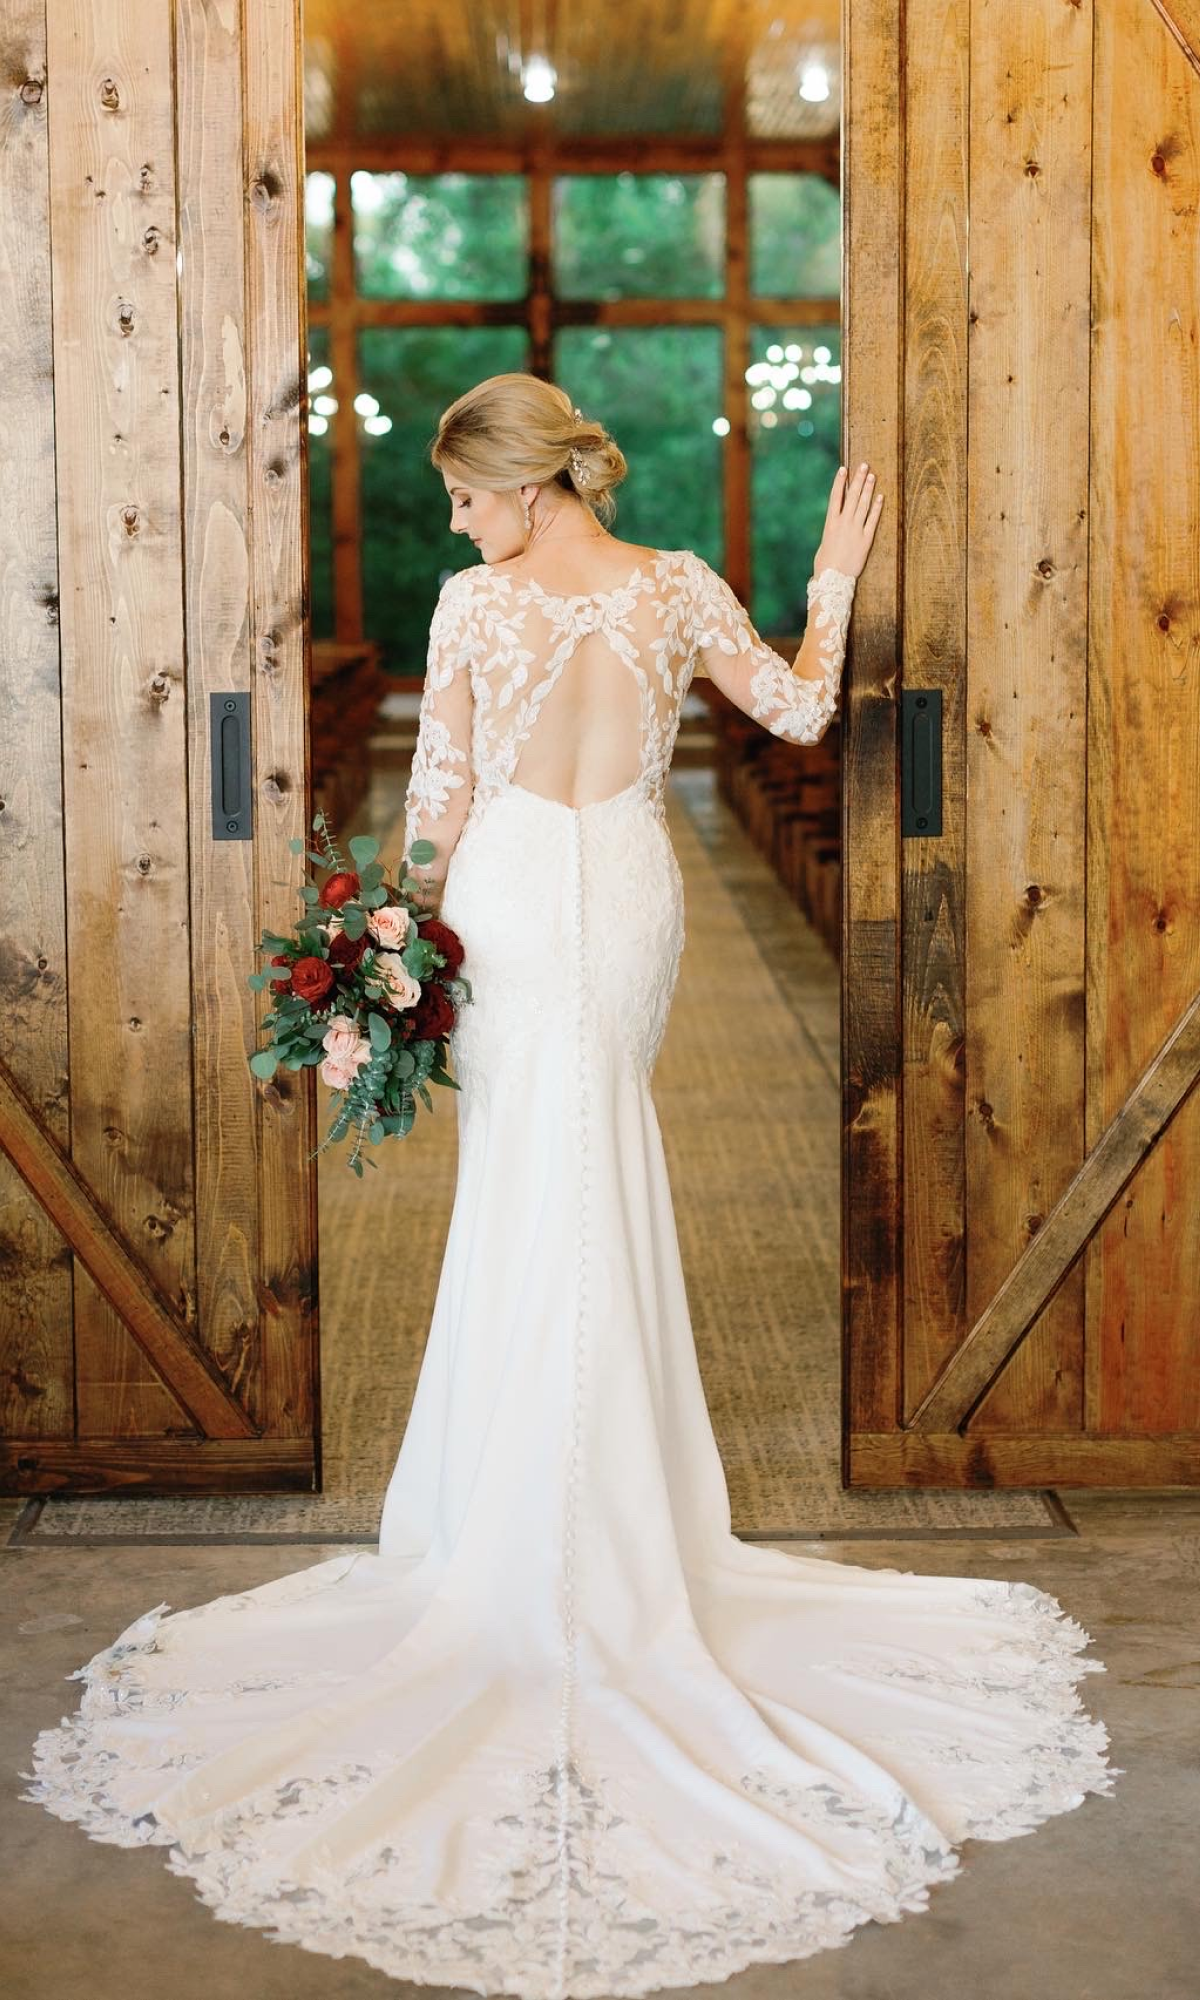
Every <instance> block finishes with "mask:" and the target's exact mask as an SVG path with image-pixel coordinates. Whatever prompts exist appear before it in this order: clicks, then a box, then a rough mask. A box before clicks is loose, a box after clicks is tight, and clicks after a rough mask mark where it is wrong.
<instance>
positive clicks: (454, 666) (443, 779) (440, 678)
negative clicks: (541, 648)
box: [404, 570, 474, 909]
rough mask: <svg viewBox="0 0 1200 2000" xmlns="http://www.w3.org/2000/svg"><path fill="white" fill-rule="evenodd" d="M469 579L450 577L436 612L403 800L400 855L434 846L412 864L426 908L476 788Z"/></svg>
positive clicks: (435, 896) (465, 574)
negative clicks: (426, 843) (420, 845)
mask: <svg viewBox="0 0 1200 2000" xmlns="http://www.w3.org/2000/svg"><path fill="white" fill-rule="evenodd" d="M469 576H470V572H469V571H466V570H458V571H456V572H455V574H454V575H453V576H451V577H448V578H447V580H446V582H445V584H444V585H443V587H442V593H441V596H440V597H439V598H438V601H437V606H436V608H435V610H434V614H433V620H432V622H431V624H430V628H429V652H428V658H427V661H426V668H425V686H424V690H423V692H422V695H421V707H420V711H419V715H418V721H417V747H416V751H415V753H414V755H413V762H412V773H411V775H410V777H409V781H408V789H407V792H406V794H405V799H404V852H405V856H406V857H407V856H408V855H409V854H410V853H411V850H412V847H413V844H414V842H415V841H418V840H431V841H432V842H433V843H434V846H435V847H436V849H437V852H436V854H435V855H434V857H433V860H432V861H430V862H425V863H410V864H409V873H410V874H412V875H413V876H414V877H415V878H416V880H417V881H418V882H419V883H420V884H421V885H422V887H421V897H422V900H423V901H424V902H425V903H426V904H427V905H428V906H429V908H430V909H436V908H437V907H438V904H439V903H440V901H441V892H442V888H443V885H444V883H445V880H446V870H447V868H448V866H449V863H450V856H451V855H452V853H453V852H454V848H455V846H456V844H457V842H458V836H459V834H460V833H461V832H462V829H463V824H464V822H465V820H466V817H467V813H468V811H469V809H470V805H471V795H472V792H473V790H474V774H473V767H472V761H471V747H472V746H471V730H472V720H473V711H474V700H473V696H472V693H471V672H470V666H471V651H472V643H471V619H470V602H471V590H470V582H469Z"/></svg>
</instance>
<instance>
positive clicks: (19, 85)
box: [0, 0, 75, 1437]
mask: <svg viewBox="0 0 1200 2000" xmlns="http://www.w3.org/2000/svg"><path fill="white" fill-rule="evenodd" d="M45 12H46V10H45V0H10V5H9V7H8V9H7V11H6V14H5V19H4V26H3V28H2V29H0V51H2V53H3V62H4V74H5V77H6V79H7V101H6V108H5V115H4V118H3V120H2V121H0V441H2V449H0V522H2V523H3V533H4V560H3V562H2V563H0V939H3V949H2V950H0V1057H2V1058H3V1060H4V1062H5V1063H6V1064H7V1065H8V1067H9V1069H10V1070H11V1071H12V1072H13V1074H14V1075H15V1076H16V1077H17V1078H18V1079H19V1081H20V1084H21V1087H22V1089H23V1090H24V1091H25V1093H26V1095H27V1096H28V1097H29V1099H30V1101H31V1102H32V1103H33V1104H34V1105H35V1106H36V1108H37V1115H38V1118H39V1119H40V1120H41V1121H42V1122H43V1123H44V1124H45V1126H46V1128H47V1130H48V1131H50V1132H52V1133H53V1135H54V1137H55V1139H56V1140H57V1141H58V1143H59V1145H60V1146H67V1145H69V1143H70V1119H69V1106H68V1097H67V985H66V932H65V919H64V908H63V901H64V883H63V853H62V752H61V745H60V736H59V727H60V726H59V660H58V551H57V546H56V537H55V494H54V397H53V394H52V393H51V380H52V363H51V350H52V326H51V298H50V291H51V288H50V264H49V259H48V258H47V256H46V244H47V242H48V240H49V233H50V216H49V187H48V179H49V166H48V141H47V130H46V118H47V101H46V100H47V90H46V28H45ZM74 1369H75V1358H74V1353H73V1348H72V1341H71V1264H70V1259H69V1257H66V1256H65V1255H64V1254H63V1245H62V1238H61V1237H60V1236H59V1233H58V1231H57V1230H56V1229H55V1227H54V1225H53V1223H52V1222H51V1221H50V1219H49V1217H48V1216H47V1215H46V1214H45V1213H44V1212H43V1210H42V1208H41V1207H40V1205H39V1203H38V1201H37V1200H36V1198H35V1197H34V1195H33V1194H32V1193H31V1192H30V1190H29V1188H27V1187H26V1185H25V1183H24V1181H23V1180H22V1179H21V1176H20V1174H19V1173H18V1172H17V1170H16V1168H15V1167H14V1166H13V1165H12V1164H11V1162H10V1161H8V1160H7V1159H3V1158H0V1430H3V1431H5V1432H8V1433H10V1434H11V1433H20V1434H21V1435H22V1436H32V1435H37V1434H39V1433H40V1434H42V1435H46V1436H52V1435H54V1434H55V1433H65V1434H66V1435H67V1436H68V1437H69V1436H70V1435H71V1432H72V1430H73V1429H74Z"/></svg>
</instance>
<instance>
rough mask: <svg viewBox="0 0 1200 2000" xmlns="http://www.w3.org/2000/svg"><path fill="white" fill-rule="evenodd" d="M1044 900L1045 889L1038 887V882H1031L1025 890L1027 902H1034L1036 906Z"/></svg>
mask: <svg viewBox="0 0 1200 2000" xmlns="http://www.w3.org/2000/svg"><path fill="white" fill-rule="evenodd" d="M1042 900H1043V891H1042V890H1041V889H1039V888H1038V885H1037V883H1036V882H1031V883H1030V884H1029V887H1028V888H1027V889H1026V891H1025V901H1026V902H1027V903H1032V904H1034V906H1035V907H1036V905H1037V904H1038V903H1040V902H1041V901H1042Z"/></svg>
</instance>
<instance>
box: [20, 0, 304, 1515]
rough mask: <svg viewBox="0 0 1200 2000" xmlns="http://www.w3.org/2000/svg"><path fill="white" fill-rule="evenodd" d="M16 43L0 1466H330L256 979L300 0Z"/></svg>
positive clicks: (149, 1481) (298, 599)
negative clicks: (251, 981)
mask: <svg viewBox="0 0 1200 2000" xmlns="http://www.w3.org/2000/svg"><path fill="white" fill-rule="evenodd" d="M0 39H2V42H3V55H4V63H3V74H4V83H3V85H2V86H0V90H2V91H3V96H4V104H3V115H2V117H0V262H2V268H3V284H0V351H2V356H3V365H2V366H0V436H2V438H3V450H2V451H0V501H2V504H0V541H2V543H3V550H4V557H3V562H2V563H0V648H2V653H0V800H2V804H0V938H2V940H3V948H2V956H0V1322H2V1327H3V1333H2V1340H0V1400H2V1410H3V1439H4V1442H3V1446H2V1451H3V1461H2V1463H3V1481H4V1489H5V1490H6V1491H8V1492H10V1493H11V1492H17V1493H34V1492H49V1491H53V1490H56V1489H57V1490H64V1491H97V1490H101V1489H105V1488H117V1487H124V1488H131V1489H137V1490H139V1491H142V1492H147V1491H168V1492H172V1491H175V1492H177V1491H184V1490H188V1489H209V1490H212V1489H221V1490H224V1491H231V1490H237V1489H242V1490H246V1489H251V1490H264V1489H272V1488H282V1487H289V1488H307V1487H311V1486H312V1485H313V1483H314V1481H315V1480H316V1479H317V1477H318V1464H317V1450H318V1408H317V1327H316V1312H315V1303H316V1273H315V1248H316V1241H315V1235H316V1232H315V1170H314V1163H313V1162H312V1161H311V1159H310V1157H309V1155H310V1153H311V1150H312V1147H313V1144H314V1143H315V1141H314V1133H313V1129H312V1128H313V1123H314V1114H313V1107H312V1102H311V1092H308V1093H306V1092H305V1091H304V1090H303V1089H301V1088H300V1087H299V1085H298V1083H297V1079H296V1077H295V1076H294V1075H288V1074H286V1073H283V1072H281V1073H280V1075H279V1076H278V1078H277V1079H276V1080H275V1081H274V1082H273V1083H272V1084H270V1085H268V1086H266V1087H264V1086H263V1085H261V1084H259V1083H257V1082H256V1081H255V1080H254V1079H253V1078H252V1077H251V1075H250V1072H249V1070H248V1068H247V1056H248V1054H249V1053H250V1052H251V1051H252V1050H253V1048H254V1047H255V1044H256V1039H257V1038H256V1028H255V1023H256V1019H257V1018H258V1017H259V1016H260V1015H261V1013H262V1011H263V1010H264V1008H265V1006H266V1005H268V1004H269V1002H268V1001H267V1000H266V999H264V996H262V995H261V994H255V993H252V992H251V991H250V989H249V988H248V987H247V984H246V975H247V973H248V972H250V971H252V970H254V969H255V968H256V966H259V965H261V963H262V960H261V958H256V956H255V951H254V946H255V943H256V940H257V938H258V936H259V934H260V931H261V929H262V928H263V927H264V926H266V927H268V928H270V927H278V926H285V927H286V926H287V925H288V924H290V922H291V920H292V917H293V915H294V913H295V910H296V907H297V905H296V893H295V892H296V885H297V883H298V880H299V877H298V875H297V872H296V870H297V864H296V862H295V858H294V857H293V856H292V855H291V854H290V853H289V849H288V841H289V839H290V837H291V836H293V835H303V834H304V833H305V831H306V828H307V821H308V817H309V814H308V806H307V792H308V744H307V735H306V731H307V702H306V687H307V678H308V676H307V629H306V621H305V616H304V608H305V603H306V589H305V581H304V571H303V562H304V551H305V541H306V533H305V480H304V449H305V428H304V421H303V411H304V402H303V397H304V390H305V343H306V332H305V327H304V323H303V322H304V278H303V243H302V212H303V192H302V191H303V172H302V162H303V152H302V130H301V102H300V81H299V79H300V56H301V50H300V24H299V5H298V0H254V4H253V6H252V7H251V6H250V5H249V0H240V4H239V0H230V4H220V0H174V4H173V0H52V4H49V5H47V4H46V0H8V4H7V6H6V9H5V15H4V26H3V29H2V30H0ZM214 735H219V736H220V737H221V741H222V744H223V749H222V758H221V761H222V764H223V768H224V777H223V784H224V786H225V790H224V791H223V793H222V796H221V800H220V801H219V807H220V809H218V803H217V802H215V801H214V793H213V758H212V744H213V741H214ZM239 754H241V755H242V756H243V757H245V756H246V755H248V763H247V762H244V763H243V764H242V766H241V768H239ZM239 787H240V795H239ZM304 1081H306V1082H307V1081H308V1078H307V1073H305V1074H304Z"/></svg>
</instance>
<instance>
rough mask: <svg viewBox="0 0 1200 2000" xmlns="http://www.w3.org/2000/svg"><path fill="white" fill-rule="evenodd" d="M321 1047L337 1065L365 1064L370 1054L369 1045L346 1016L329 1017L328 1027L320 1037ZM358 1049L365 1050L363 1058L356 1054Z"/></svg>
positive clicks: (335, 1015)
mask: <svg viewBox="0 0 1200 2000" xmlns="http://www.w3.org/2000/svg"><path fill="white" fill-rule="evenodd" d="M321 1047H322V1048H323V1049H327V1050H328V1051H329V1054H330V1056H331V1057H332V1059H333V1061H334V1062H339V1063H349V1062H355V1063H358V1062H365V1061H366V1060H367V1058H368V1057H369V1056H370V1053H371V1045H370V1043H369V1042H368V1041H367V1040H366V1039H365V1037H364V1036H362V1035H360V1034H359V1032H358V1028H357V1027H356V1025H355V1023H354V1022H353V1021H352V1020H351V1018H350V1016H349V1015H348V1014H333V1015H331V1016H330V1020H329V1026H328V1027H327V1028H326V1030H325V1033H324V1034H323V1035H322V1037H321ZM360 1049H365V1050H366V1055H365V1056H360V1055H359V1054H358V1051H359V1050H360Z"/></svg>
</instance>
